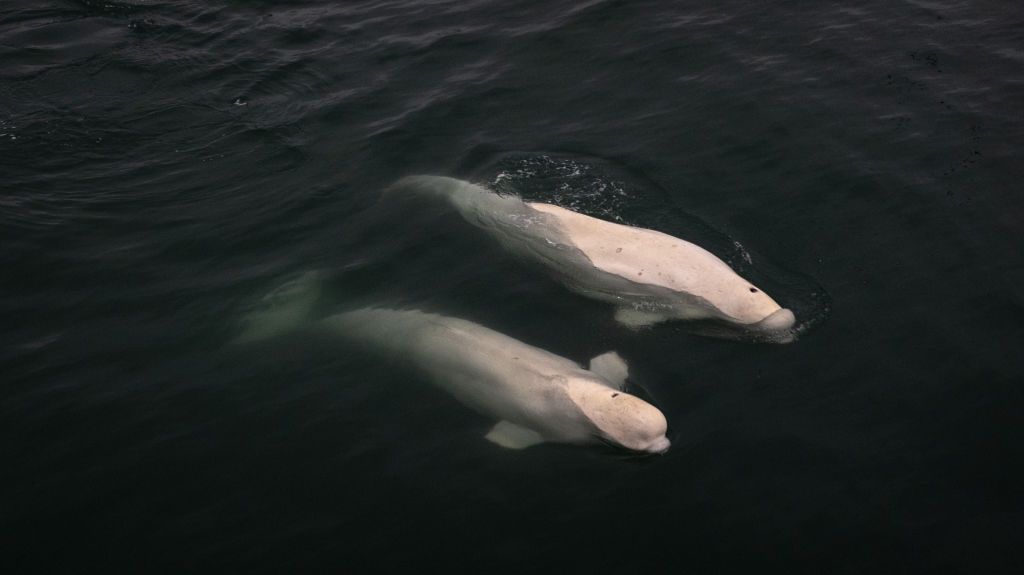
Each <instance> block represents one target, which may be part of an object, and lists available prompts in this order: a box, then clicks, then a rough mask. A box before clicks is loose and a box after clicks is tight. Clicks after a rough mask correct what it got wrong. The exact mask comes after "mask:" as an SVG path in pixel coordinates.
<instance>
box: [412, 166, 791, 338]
mask: <svg viewBox="0 0 1024 575" xmlns="http://www.w3.org/2000/svg"><path fill="white" fill-rule="evenodd" d="M392 188H393V189H398V190H411V191H413V192H416V193H419V194H424V195H432V196H436V197H441V198H444V199H446V200H447V201H448V202H450V203H451V204H452V205H453V206H454V207H455V208H456V210H457V211H458V212H459V213H460V214H461V215H462V217H463V218H465V219H466V220H467V221H468V222H470V223H472V224H473V225H475V226H477V227H479V228H481V229H483V230H485V231H486V232H488V233H489V234H490V235H491V236H493V237H494V238H496V239H497V240H498V241H499V242H500V243H501V244H502V245H503V246H504V247H505V248H507V249H508V250H509V251H511V252H513V253H516V254H518V255H519V256H521V257H524V258H526V259H528V260H532V261H535V262H537V263H540V264H541V265H543V266H544V267H546V268H547V269H548V270H549V271H550V272H551V273H552V274H553V275H554V276H555V278H556V279H557V280H559V281H560V282H561V283H563V284H564V285H565V286H566V287H568V288H569V289H571V290H573V291H575V292H577V293H580V294H582V295H585V296H587V297H591V298H594V299H598V300H601V301H607V302H610V303H612V304H614V305H615V306H616V308H617V310H616V314H615V317H616V319H617V320H618V321H619V322H620V323H622V324H624V325H627V326H630V327H642V326H646V325H651V324H655V323H658V322H662V321H669V320H690V321H700V320H704V321H703V322H702V323H705V324H711V326H712V327H711V328H710V329H705V330H704V331H705V332H706V333H708V334H710V335H719V336H724V337H744V336H750V337H754V338H757V339H762V340H767V341H775V342H788V341H791V340H792V337H793V335H792V331H791V328H792V327H793V324H794V323H795V321H796V318H795V316H794V315H793V312H792V311H790V310H789V309H786V308H783V307H782V306H780V305H779V304H778V303H777V302H776V301H775V300H774V299H772V298H771V297H770V296H769V295H768V294H766V293H765V292H764V291H762V290H761V289H760V288H758V287H756V286H754V285H753V284H752V283H750V282H749V281H747V280H745V279H744V278H742V277H741V276H740V275H739V274H737V273H736V272H735V271H733V269H732V268H730V267H729V265H728V264H726V263H725V262H723V261H722V260H721V259H719V258H718V257H716V256H715V255H714V254H712V253H711V252H709V251H707V250H705V249H704V248H702V247H700V246H698V245H696V244H693V243H691V242H688V241H686V240H683V239H680V238H677V237H674V236H671V235H668V234H665V233H662V232H659V231H655V230H650V229H645V228H638V227H633V226H627V225H622V224H617V223H614V222H609V221H606V220H601V219H598V218H593V217H590V216H587V215H584V214H580V213H578V212H574V211H572V210H568V209H565V208H562V207H559V206H555V205H552V204H545V203H537V202H533V203H527V202H523V201H522V200H520V199H519V198H516V197H513V196H503V195H499V194H496V193H494V192H492V191H490V190H487V189H486V188H483V187H480V186H477V185H475V184H471V183H469V182H465V181H462V180H457V179H454V178H446V177H438V176H410V177H407V178H403V179H402V180H400V181H399V182H397V183H396V184H395V185H394V186H392Z"/></svg>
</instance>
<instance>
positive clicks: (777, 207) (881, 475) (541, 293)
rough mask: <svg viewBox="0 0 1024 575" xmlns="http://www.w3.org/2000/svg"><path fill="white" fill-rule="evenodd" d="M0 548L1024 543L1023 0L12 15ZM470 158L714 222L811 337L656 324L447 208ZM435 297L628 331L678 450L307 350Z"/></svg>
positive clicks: (543, 186) (826, 549)
mask: <svg viewBox="0 0 1024 575" xmlns="http://www.w3.org/2000/svg"><path fill="white" fill-rule="evenodd" d="M0 62H2V66H0V534H2V541H3V553H2V555H3V559H2V563H0V567H2V568H3V572H5V573H28V572H48V573H80V572H83V571H85V570H87V569H97V568H103V569H107V570H114V571H131V572H143V573H145V572H175V573H183V572H184V573H188V572H198V571H207V570H210V571H213V570H217V571H218V572H246V573H264V572H266V573H279V572H334V573H372V572H423V571H425V570H428V569H438V568H443V569H448V570H450V571H453V572H462V571H476V572H492V571H517V572H586V571H591V572H614V573H641V572H642V573H667V572H673V573H723V572H751V571H752V570H755V569H756V570H757V571H763V570H771V571H776V570H778V571H784V572H789V573H794V572H799V573H864V572H874V573H1001V572H1016V570H1017V569H1019V566H1020V551H1019V550H1020V548H1021V545H1022V544H1024V525H1022V521H1024V505H1022V503H1024V502H1022V495H1021V493H1022V490H1021V487H1020V486H1021V481H1022V479H1024V474H1022V473H1021V471H1020V470H1019V467H1020V466H1021V460H1022V456H1024V427H1022V425H1021V418H1020V416H1021V410H1022V407H1024V391H1022V388H1021V385H1022V383H1024V296H1022V295H1021V294H1022V290H1021V287H1020V286H1021V285H1022V283H1024V255H1022V254H1024V245H1022V239H1021V238H1022V231H1024V198H1022V196H1021V182H1022V181H1024V167H1022V163H1021V161H1020V151H1021V149H1022V146H1024V8H1022V7H1021V6H1019V5H1018V4H1017V3H1014V2H980V1H969V2H953V1H943V0H933V1H923V0H917V1H907V0H897V1H880V0H872V1H868V2H857V3H853V2H850V3H841V2H820V3H797V2H775V3H755V2H749V1H748V2H738V1H729V2H697V1H694V2H653V1H651V2H642V1H638V2H623V1H612V0H606V1H579V2H568V1H563V2H546V1H515V2H499V1H495V0H486V1H485V0H479V1H472V0H460V1H447V0H428V1H399V0H392V1H362V2H361V1H355V2H327V1H319V2H313V1H308V0H305V1H303V0H299V1H294V2H270V1H257V0H252V1H244V2H243V1H238V0H235V1H225V0H212V1H202V2H201V1H196V0H168V1H156V0H154V1H142V0H139V1H135V2H113V1H109V2H108V1H101V0H77V1H75V0H49V1H47V0H13V1H11V0H9V1H7V2H4V3H3V4H2V5H0ZM420 173H425V174H436V175H447V176H454V177H460V178H463V179H467V180H471V181H474V182H479V183H484V184H488V185H491V186H492V187H495V188H497V189H500V190H502V191H509V192H514V193H519V194H521V195H523V196H524V197H528V198H530V199H534V200H541V201H547V202H551V203H556V204H559V205H564V206H567V207H571V208H573V209H576V210H579V211H582V212H585V213H589V214H592V215H595V216H598V217H602V218H605V219H610V220H614V221H620V222H624V223H629V224H633V225H641V226H645V227H652V228H656V229H659V230H661V231H664V232H667V233H671V234H674V235H678V236H681V237H684V238H687V239H690V240H691V241H695V242H697V243H700V244H701V245H704V246H706V247H707V248H708V249H711V250H712V251H714V252H715V253H716V254H718V255H719V256H720V257H721V258H722V259H724V260H726V261H727V262H729V263H730V264H731V265H732V266H734V267H735V268H736V269H737V270H739V271H740V272H741V273H743V274H744V275H745V276H747V277H748V278H750V279H752V280H753V281H756V282H757V283H758V284H759V285H763V286H764V287H765V289H766V290H767V291H768V292H769V293H771V294H772V295H773V296H774V297H775V298H776V299H777V300H779V301H780V302H781V303H782V304H783V305H787V306H791V307H793V308H794V309H795V310H796V312H797V315H798V318H799V320H800V322H801V323H800V325H801V329H800V335H799V338H798V339H797V340H796V341H795V342H793V343H790V344H787V345H757V344H751V343H742V342H735V341H727V340H718V339H709V338H702V337H699V336H697V335H693V334H691V333H689V332H687V331H686V330H685V329H684V328H683V327H682V326H679V325H674V324H665V325H661V326H658V327H655V328H653V329H649V330H643V331H639V332H633V331H630V330H626V329H623V328H621V327H619V326H617V325H616V324H615V323H614V321H613V320H612V310H611V309H610V308H609V307H608V306H606V305H603V304H600V303H598V302H593V301H589V300H585V299H582V298H580V297H578V296H575V295H573V294H572V293H570V292H568V291H566V290H564V289H563V288H562V287H560V286H559V285H558V284H556V283H554V282H553V281H552V280H551V279H550V278H549V277H547V276H546V275H545V274H544V273H543V272H541V271H540V270H537V269H535V268H533V267H531V266H529V265H527V264H525V263H523V262H519V261H516V260H514V259H512V258H510V257H509V256H508V255H507V254H505V253H504V252H502V251H501V250H500V249H499V248H497V247H496V246H494V245H492V244H491V243H489V242H488V241H487V239H486V237H485V236H483V235H482V234H480V233H479V232H478V231H476V230H475V229H473V228H471V227H470V226H467V225H465V223H464V222H462V221H460V220H459V219H458V218H456V217H453V216H452V215H451V214H448V213H445V212H444V210H440V209H435V208H432V207H430V206H424V205H421V204H416V203H405V202H402V201H397V202H396V201H386V200H382V191H383V190H384V189H385V188H386V187H387V186H388V185H389V184H390V183H392V182H393V181H395V180H397V179H398V178H400V177H402V176H404V175H409V174H420ZM311 269H317V270H325V271H327V272H329V274H328V275H329V278H330V279H329V281H328V282H327V285H326V286H325V298H324V303H323V304H322V307H323V309H322V310H319V311H320V312H323V313H327V312H328V311H329V310H330V309H335V308H340V307H345V306H358V305H369V304H375V303H376V304H382V305H392V306H406V307H417V308H421V309H429V310H431V311H435V312H439V313H445V314H449V315H457V316H460V317H465V318H467V319H471V320H473V321H476V322H479V323H482V324H484V325H487V326H489V327H492V328H494V329H497V330H499V331H502V332H504V333H507V334H509V335H511V336H513V337H516V338H518V339H521V340H523V341H526V342H528V343H531V344H534V345H537V346H540V347H543V348H544V349H547V350H549V351H552V352H554V353H557V354H560V355H563V356H565V357H569V358H572V359H575V360H578V361H586V360H587V358H589V357H592V356H594V355H597V354H598V353H602V352H604V351H607V350H610V349H616V350H618V351H619V352H620V353H621V354H622V355H623V357H625V358H626V359H627V361H629V362H630V364H631V366H632V381H631V386H633V387H632V389H635V390H637V393H641V394H642V395H643V396H644V397H647V398H648V399H649V400H650V401H651V402H653V403H654V404H655V405H657V406H658V407H659V408H660V409H661V410H662V411H663V412H664V413H665V415H666V416H667V418H668V420H669V423H670V438H671V439H672V442H673V445H672V448H671V449H670V450H669V451H668V452H667V453H666V454H665V455H662V456H657V457H646V458H636V457H624V456H622V455H621V454H618V453H613V452H609V451H607V450H605V449H599V448H587V447H571V446H558V445H540V446H536V447H532V448H530V449H527V450H523V451H508V450H504V449H501V448H498V447H497V446H495V445H493V444H491V443H489V442H487V441H485V440H484V439H483V435H484V433H485V432H486V431H487V430H488V429H489V428H490V426H491V425H492V423H493V422H491V421H488V420H487V419H485V418H483V417H482V416H480V415H478V414H476V413H474V412H472V411H470V410H468V409H466V408H464V407H463V406H461V405H460V404H458V403H457V402H456V401H455V400H454V399H452V398H451V397H450V396H448V395H446V394H445V393H443V392H441V391H439V390H438V389H436V388H434V387H432V386H430V385H429V384H428V383H427V381H426V380H424V379H422V378H421V377H417V376H416V375H415V374H410V373H408V372H405V371H402V370H400V369H397V368H396V367H395V366H393V365H389V364H387V363H386V362H380V361H375V360H374V359H373V358H369V357H363V356H362V355H360V354H358V353H352V352H350V351H347V350H344V349H340V348H338V347H337V346H336V345H334V344H332V343H331V342H325V341H321V340H318V339H317V338H315V337H310V336H293V337H283V338H280V339H279V340H275V341H272V342H267V343H265V344H262V345H258V346H249V347H238V346H231V345H229V342H230V341H231V340H232V338H234V337H235V336H236V335H237V334H238V331H239V329H240V326H239V321H240V318H241V317H242V316H243V315H244V313H245V310H246V309H248V308H249V307H251V306H252V305H253V302H254V301H258V300H259V298H260V297H261V296H262V295H263V294H264V293H266V292H268V291H269V290H271V289H273V288H274V287H275V286H276V285H278V284H280V283H281V282H282V281H284V280H286V279H287V278H289V277H292V276H294V275H295V274H297V273H301V272H303V271H306V270H311Z"/></svg>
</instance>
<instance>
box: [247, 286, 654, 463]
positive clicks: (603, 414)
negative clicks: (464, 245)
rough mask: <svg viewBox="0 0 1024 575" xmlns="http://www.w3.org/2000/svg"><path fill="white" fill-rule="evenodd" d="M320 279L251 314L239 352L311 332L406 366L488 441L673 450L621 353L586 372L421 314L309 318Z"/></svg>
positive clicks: (378, 311)
mask: <svg viewBox="0 0 1024 575" xmlns="http://www.w3.org/2000/svg"><path fill="white" fill-rule="evenodd" d="M319 283H320V278H319V273H318V272H308V273H306V274H303V275H302V276H300V277H298V278H297V279H294V280H292V281H290V282H287V283H286V284H284V285H283V286H281V287H280V288H278V289H277V290H274V291H273V292H271V294H269V295H268V296H267V297H265V298H264V300H263V302H262V307H261V308H259V309H256V310H254V311H252V312H250V313H249V314H248V315H247V316H246V318H245V323H246V324H247V327H246V328H245V330H244V331H243V333H242V335H241V336H239V337H238V339H236V340H235V341H236V343H239V344H243V343H253V342H257V341H261V340H266V339H268V338H271V337H275V336H277V335H280V334H283V333H286V332H290V331H294V330H299V329H306V330H312V331H314V332H317V333H320V334H323V335H326V336H335V337H340V338H342V339H344V340H345V341H347V342H348V343H350V344H354V345H356V346H360V347H362V348H364V349H367V350H370V351H372V352H374V353H375V354H377V355H382V356H385V357H387V358H388V359H389V360H398V361H401V362H404V363H406V364H408V365H409V366H411V367H412V368H414V369H415V370H417V371H418V372H420V373H421V374H423V375H425V376H426V377H427V378H428V379H429V380H430V381H431V382H433V383H434V384H435V385H437V387H440V388H441V389H443V390H445V391H447V392H448V393H450V394H451V395H452V396H454V397H455V399H457V400H458V401H459V402H461V403H462V404H464V405H466V406H467V407H469V408H471V409H473V410H475V411H477V412H479V413H481V414H483V415H485V416H487V417H490V418H492V419H493V420H495V422H496V423H495V425H494V426H493V427H492V428H491V429H490V430H489V431H488V432H487V434H486V435H485V437H486V438H487V439H488V440H490V441H492V442H493V443H495V444H497V445H500V446H502V447H505V448H510V449H523V448H526V447H530V446H532V445H536V444H538V443H542V442H555V443H568V444H605V445H610V446H613V447H618V448H623V449H626V450H629V451H633V452H640V453H664V452H665V451H667V450H668V448H669V446H670V441H669V439H668V438H667V437H666V435H665V433H666V430H667V427H668V424H667V422H666V420H665V416H664V415H663V414H662V412H661V411H660V410H659V409H658V408H656V407H654V406H653V405H651V404H650V403H648V402H646V401H644V400H643V399H641V398H639V397H637V396H635V395H632V394H629V393H627V392H625V391H623V388H624V386H625V383H626V379H627V377H628V371H629V368H628V366H627V365H626V363H625V361H624V360H623V359H622V358H621V357H620V356H619V355H618V354H617V353H616V352H614V351H612V352H607V353H603V354H601V355H598V356H596V357H595V358H593V359H592V360H591V361H590V363H589V366H588V367H586V368H584V367H583V366H581V365H580V364H578V363H576V362H574V361H572V360H570V359H567V358H564V357H561V356H558V355H555V354H553V353H550V352H548V351H545V350H543V349H540V348H538V347H534V346H532V345H529V344H527V343H524V342H522V341H519V340H516V339H514V338H512V337H509V336H507V335H504V334H502V333H499V332H497V331H495V330H492V329H490V328H487V327H484V326H482V325H480V324H477V323H474V322H471V321H468V320H465V319H460V318H456V317H450V316H445V315H440V314H436V313H430V312H427V311H423V310H418V309H390V308H384V307H365V308H360V309H355V310H351V311H344V312H341V313H337V314H334V315H330V316H328V317H325V318H323V319H319V320H310V319H307V318H306V316H307V314H308V313H309V311H310V310H311V309H312V308H313V307H314V302H315V300H316V298H317V297H318V295H319V293H320V288H319Z"/></svg>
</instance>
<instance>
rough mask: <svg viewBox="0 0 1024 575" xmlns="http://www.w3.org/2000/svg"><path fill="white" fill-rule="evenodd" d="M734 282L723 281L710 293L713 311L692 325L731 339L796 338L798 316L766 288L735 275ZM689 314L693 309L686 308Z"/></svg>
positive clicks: (702, 331)
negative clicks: (783, 305)
mask: <svg viewBox="0 0 1024 575" xmlns="http://www.w3.org/2000/svg"><path fill="white" fill-rule="evenodd" d="M732 280H733V281H729V282H722V283H720V284H719V285H718V286H717V287H718V289H716V290H715V291H713V292H711V293H709V294H707V297H706V299H705V306H706V308H710V310H711V311H710V313H709V315H708V316H707V317H705V318H703V319H706V320H710V321H706V322H702V321H700V318H699V317H693V316H691V318H692V319H697V320H698V322H697V323H696V324H695V325H693V326H691V328H692V329H691V330H692V331H694V332H697V333H700V334H702V335H710V336H714V337H724V338H729V339H751V340H757V341H768V342H775V343H788V342H790V341H793V338H794V332H793V326H794V325H795V324H796V315H794V314H793V312H792V311H791V310H789V309H788V308H784V307H782V306H781V305H779V304H778V302H776V301H775V300H774V299H772V297H771V296H769V295H768V294H767V293H765V292H764V290H762V289H760V288H758V287H756V286H755V285H754V284H752V283H750V282H748V281H746V280H744V279H743V278H741V277H739V276H738V275H735V276H734V277H733V278H732ZM686 313H689V310H687V311H686Z"/></svg>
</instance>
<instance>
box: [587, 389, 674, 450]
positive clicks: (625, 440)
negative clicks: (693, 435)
mask: <svg viewBox="0 0 1024 575" xmlns="http://www.w3.org/2000/svg"><path fill="white" fill-rule="evenodd" d="M568 391H569V396H570V397H571V398H572V401H573V403H575V404H576V406H577V407H578V408H579V409H580V411H581V412H583V415H584V416H585V417H586V418H587V420H589V422H590V423H591V424H593V426H594V427H595V428H596V430H595V431H594V434H595V439H597V440H598V441H601V442H602V443H608V444H611V445H613V446H616V447H622V448H625V449H629V450H631V451H639V452H643V453H664V452H666V451H668V448H669V446H670V445H671V442H670V441H669V439H668V437H666V436H665V433H666V431H667V430H668V422H667V421H666V420H665V415H664V414H662V413H661V410H659V409H658V408H657V407H654V406H653V405H651V404H650V403H647V402H646V401H644V400H642V399H640V398H639V397H637V396H635V395H630V394H628V393H626V392H623V391H618V390H616V389H613V388H611V387H608V386H606V385H603V384H600V383H595V382H592V381H589V380H584V379H581V380H571V381H569V382H568Z"/></svg>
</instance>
